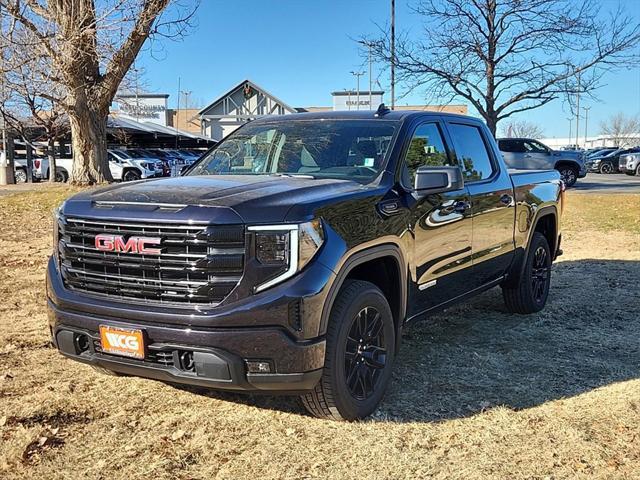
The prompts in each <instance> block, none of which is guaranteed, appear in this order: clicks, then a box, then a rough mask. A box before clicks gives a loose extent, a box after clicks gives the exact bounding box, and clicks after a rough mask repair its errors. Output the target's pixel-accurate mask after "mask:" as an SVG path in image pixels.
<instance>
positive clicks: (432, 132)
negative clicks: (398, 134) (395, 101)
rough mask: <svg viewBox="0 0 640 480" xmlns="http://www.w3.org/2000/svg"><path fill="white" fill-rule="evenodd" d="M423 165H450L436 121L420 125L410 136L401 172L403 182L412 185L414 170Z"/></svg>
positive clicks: (414, 176)
mask: <svg viewBox="0 0 640 480" xmlns="http://www.w3.org/2000/svg"><path fill="white" fill-rule="evenodd" d="M424 165H427V166H432V167H444V166H446V165H450V161H449V157H448V155H447V149H446V148H445V146H444V141H443V140H442V133H441V132H440V128H439V127H438V125H437V124H436V123H424V124H422V125H420V126H419V127H418V128H417V129H416V131H415V132H414V134H413V137H411V143H410V144H409V149H408V150H407V155H406V157H405V163H404V167H403V172H402V181H403V183H404V184H405V185H406V186H411V187H412V186H413V184H414V181H415V178H416V170H418V168H419V167H422V166H424Z"/></svg>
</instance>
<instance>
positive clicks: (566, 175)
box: [557, 165, 578, 187]
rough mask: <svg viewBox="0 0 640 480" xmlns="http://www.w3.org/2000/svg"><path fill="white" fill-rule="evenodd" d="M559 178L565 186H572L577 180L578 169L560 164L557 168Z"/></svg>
mask: <svg viewBox="0 0 640 480" xmlns="http://www.w3.org/2000/svg"><path fill="white" fill-rule="evenodd" d="M557 170H558V172H560V178H561V179H562V181H563V182H564V184H565V185H566V186H567V187H573V186H574V185H575V183H576V182H577V181H578V169H577V168H576V167H572V166H570V165H562V166H560V167H558V168H557Z"/></svg>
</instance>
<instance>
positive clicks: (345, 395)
mask: <svg viewBox="0 0 640 480" xmlns="http://www.w3.org/2000/svg"><path fill="white" fill-rule="evenodd" d="M395 342H396V338H395V326H394V322H393V315H392V314H391V309H390V308H389V303H388V302H387V299H386V298H385V296H384V295H383V293H382V292H381V291H380V289H379V288H378V287H376V286H375V285H373V284H372V283H369V282H364V281H360V280H347V281H346V282H345V284H344V285H343V287H342V288H341V290H340V293H339V294H338V298H336V301H335V303H334V305H333V309H332V311H331V317H330V319H329V325H328V328H327V348H326V357H325V365H324V369H323V372H322V378H321V379H320V381H319V382H318V384H317V385H316V387H315V388H314V389H313V390H312V391H311V392H309V393H307V394H305V395H303V396H302V397H301V398H302V403H303V404H304V406H305V408H306V409H307V410H308V411H309V412H310V413H311V414H312V415H314V416H316V417H320V418H327V419H333V420H357V419H360V418H364V417H366V416H367V415H369V414H371V413H372V412H373V411H374V410H375V409H376V408H377V406H378V404H379V403H380V401H381V400H382V397H383V396H384V392H385V390H386V388H387V385H388V384H389V381H390V380H391V369H392V366H393V359H394V356H395Z"/></svg>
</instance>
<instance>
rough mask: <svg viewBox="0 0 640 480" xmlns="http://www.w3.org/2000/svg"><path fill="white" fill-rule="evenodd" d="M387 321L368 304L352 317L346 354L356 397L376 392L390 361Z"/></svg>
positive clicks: (347, 374) (347, 375) (347, 372)
mask: <svg viewBox="0 0 640 480" xmlns="http://www.w3.org/2000/svg"><path fill="white" fill-rule="evenodd" d="M383 326H384V323H383V321H382V316H381V315H380V312H378V310H377V309H376V308H375V307H365V308H363V309H362V310H360V312H358V314H357V315H356V316H355V318H354V319H353V320H352V323H351V329H350V330H349V336H348V337H347V345H346V348H345V353H344V372H345V380H346V382H347V387H348V388H349V391H350V392H351V395H353V397H354V398H357V399H358V400H366V399H367V398H369V397H371V395H372V394H373V392H375V391H376V388H377V386H378V383H379V382H380V377H381V375H382V372H383V371H384V367H385V365H386V363H387V345H386V338H385V336H384V329H383Z"/></svg>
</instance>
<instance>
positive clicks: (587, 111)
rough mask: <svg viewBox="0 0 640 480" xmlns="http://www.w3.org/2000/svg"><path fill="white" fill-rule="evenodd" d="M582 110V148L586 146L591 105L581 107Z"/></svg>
mask: <svg viewBox="0 0 640 480" xmlns="http://www.w3.org/2000/svg"><path fill="white" fill-rule="evenodd" d="M582 109H583V110H584V148H585V149H586V148H587V127H588V125H589V110H591V107H582Z"/></svg>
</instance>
